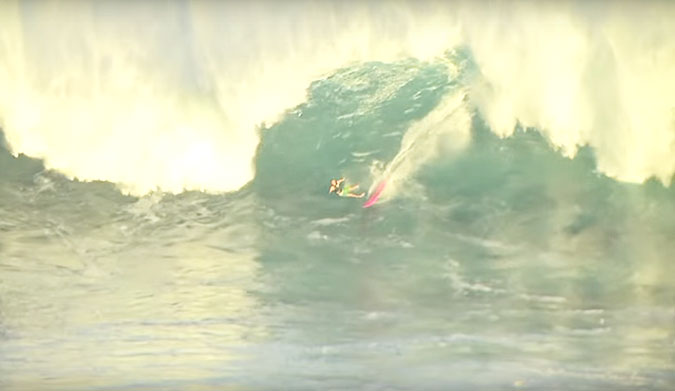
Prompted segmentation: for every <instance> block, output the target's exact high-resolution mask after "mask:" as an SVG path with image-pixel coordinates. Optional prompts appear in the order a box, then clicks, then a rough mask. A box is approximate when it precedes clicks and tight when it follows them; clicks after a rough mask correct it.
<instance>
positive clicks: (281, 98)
mask: <svg viewBox="0 0 675 391" xmlns="http://www.w3.org/2000/svg"><path fill="white" fill-rule="evenodd" d="M57 5H58V6H57ZM484 5H485V4H484V3H483V2H463V3H445V2H439V3H433V2H396V3H394V2H372V3H358V4H356V3H351V2H350V3H347V4H341V3H337V2H315V3H305V2H251V3H246V2H206V1H205V2H199V1H196V2H187V1H169V2H155V1H137V2H114V1H89V2H88V1H81V2H68V3H62V2H48V1H46V2H17V1H3V2H0V85H2V87H3V88H2V89H1V90H0V120H1V121H2V125H3V128H4V129H5V132H6V135H7V139H8V142H9V144H10V146H11V149H12V151H13V152H14V153H25V154H28V155H30V156H35V157H39V158H43V159H44V161H45V165H46V166H47V167H48V168H53V169H56V170H58V171H60V172H63V173H65V174H66V175H68V176H70V177H78V178H80V179H84V180H95V179H100V180H109V181H113V182H116V183H118V184H119V185H120V186H121V187H122V188H123V189H125V190H126V191H128V192H132V193H136V194H142V193H145V192H147V191H151V190H153V189H156V188H159V189H161V190H164V191H172V192H179V191H182V190H184V189H198V190H205V191H213V192H222V191H234V190H237V189H239V188H240V187H241V186H243V185H244V184H246V183H247V182H248V181H249V180H251V179H252V176H253V172H254V170H253V167H252V165H253V157H254V153H255V149H256V146H257V144H258V142H259V139H258V137H257V136H256V132H255V127H256V125H258V124H260V123H261V122H262V121H267V123H272V122H274V121H275V120H276V119H278V118H279V116H280V115H283V113H284V112H285V110H288V109H289V108H292V107H295V106H296V105H297V104H299V103H301V102H302V101H303V99H304V98H305V91H306V88H307V87H308V86H309V85H310V83H311V82H312V81H315V80H317V79H320V78H322V77H325V76H326V75H329V74H331V72H334V71H335V70H336V69H338V68H340V67H344V66H346V65H349V64H355V63H360V62H364V61H372V60H378V61H383V62H391V61H395V60H399V59H401V58H406V57H415V58H424V59H428V58H433V57H434V56H437V55H439V54H441V53H442V52H443V51H444V50H446V49H450V48H453V47H456V46H457V45H458V44H464V45H465V46H466V47H468V48H469V50H470V51H471V52H472V53H473V55H474V57H475V59H476V64H477V66H478V68H479V69H480V72H481V75H482V76H483V77H484V80H483V81H484V83H482V84H480V85H482V86H483V87H484V88H483V90H482V91H479V90H478V89H472V93H471V94H470V98H471V104H472V105H476V106H477V107H478V108H479V109H480V113H481V115H482V116H484V118H485V119H486V122H487V123H488V124H489V125H490V127H491V128H492V130H493V131H494V132H496V133H497V134H499V135H501V136H504V137H506V136H509V135H510V134H512V132H513V129H514V126H515V124H516V123H517V122H519V123H521V124H522V125H523V126H524V127H536V128H538V129H539V130H540V131H541V132H542V133H543V134H544V135H545V136H546V137H547V138H548V139H549V141H550V142H551V144H552V145H554V146H555V147H557V148H559V149H560V150H561V152H562V153H563V154H565V155H566V156H573V155H574V154H575V153H576V150H577V148H578V147H579V146H581V145H589V146H591V147H592V148H593V149H594V151H595V154H596V156H597V165H598V169H599V170H600V171H601V172H603V173H605V174H607V175H609V176H612V177H614V178H617V179H619V180H626V181H636V182H640V181H643V180H645V179H647V178H649V177H651V176H655V177H657V178H659V179H660V180H661V181H662V182H663V183H666V184H667V183H669V181H670V178H671V176H672V174H673V172H674V171H675V130H674V126H675V125H674V123H675V118H674V108H673V107H674V102H675V92H674V91H675V66H674V64H675V50H673V47H674V45H675V43H674V41H673V39H672V37H673V36H675V30H674V29H675V26H674V25H673V23H672V20H673V19H674V18H675V4H674V3H672V2H647V3H629V2H607V3H603V2H593V3H590V4H589V3H587V2H506V3H491V6H490V7H485V6H484ZM45 37H48V39H45Z"/></svg>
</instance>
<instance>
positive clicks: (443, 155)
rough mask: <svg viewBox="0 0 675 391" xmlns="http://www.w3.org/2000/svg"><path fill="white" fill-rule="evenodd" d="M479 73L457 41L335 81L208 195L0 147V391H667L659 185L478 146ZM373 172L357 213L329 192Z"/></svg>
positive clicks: (668, 345)
mask: <svg viewBox="0 0 675 391" xmlns="http://www.w3.org/2000/svg"><path fill="white" fill-rule="evenodd" d="M671 40H672V39H671ZM481 77H482V76H481V69H480V67H479V65H477V63H476V62H475V60H474V58H473V56H472V50H471V48H470V47H466V46H463V47H460V48H458V49H455V50H449V51H447V52H445V53H444V54H443V55H442V56H441V57H440V58H439V59H436V60H431V61H423V60H418V59H413V58H404V59H400V60H392V61H363V62H356V63H352V64H350V65H347V66H341V67H337V69H334V70H333V71H332V72H330V73H329V74H326V75H325V76H324V77H317V78H315V79H314V81H313V82H311V84H309V85H308V86H307V85H305V86H302V88H304V89H305V90H306V99H305V100H304V102H302V103H300V104H298V105H296V106H292V107H290V108H288V109H287V110H286V111H285V112H284V113H283V115H281V116H280V117H279V118H278V119H276V120H274V121H268V122H265V123H263V124H261V125H259V126H258V129H257V132H258V135H259V136H260V143H259V144H258V145H257V147H256V149H255V155H254V158H253V162H252V164H253V170H254V172H253V176H252V178H251V180H250V181H248V182H246V183H245V184H244V185H243V186H241V187H240V188H238V189H236V190H232V191H225V192H223V191H210V190H212V189H205V190H209V191H197V190H192V191H184V192H175V193H172V192H164V191H162V190H161V189H159V190H157V191H154V192H150V193H146V194H143V195H141V194H133V193H132V194H127V193H126V192H124V191H123V190H120V187H119V186H117V185H116V184H115V183H113V182H114V181H104V180H100V181H81V180H78V179H76V178H73V177H72V176H65V175H63V174H62V173H61V171H67V170H66V169H63V170H58V169H52V168H49V169H47V168H45V163H44V162H43V161H42V160H40V159H38V158H35V157H29V156H26V155H23V154H21V153H20V152H21V151H18V150H17V148H16V147H14V144H15V143H14V142H12V137H7V139H8V140H7V141H3V142H2V145H3V146H2V148H1V149H0V388H1V389H3V390H158V389H162V390H164V389H166V390H174V389H175V390H277V389H281V390H317V389H320V390H359V389H364V390H450V389H452V390H664V391H665V390H671V389H673V387H674V385H675V278H674V277H673V276H674V275H675V262H674V258H673V254H675V241H674V240H673V239H674V238H675V187H673V185H671V184H669V183H668V184H664V183H663V182H662V181H659V180H657V179H654V178H651V179H647V180H646V181H644V182H642V183H630V182H629V181H622V180H617V179H614V178H613V177H610V176H609V175H607V174H606V170H602V169H599V167H598V160H597V152H596V149H595V148H593V147H592V146H582V147H581V148H580V149H579V151H578V152H577V153H576V155H574V157H566V156H565V154H564V153H563V151H561V148H560V147H559V146H557V145H556V144H555V143H553V142H552V141H551V140H550V138H547V136H546V135H547V134H548V133H547V132H546V130H542V129H539V128H536V127H531V126H526V125H523V124H521V123H518V124H517V125H516V130H515V132H514V133H513V134H512V135H510V136H508V137H499V136H497V135H496V134H495V132H493V130H492V129H491V128H490V125H488V123H487V120H486V118H485V116H484V115H483V114H482V113H481V110H480V109H479V107H478V106H477V105H476V104H474V102H473V99H474V96H475V94H476V87H475V84H473V83H474V82H475V81H476V80H479V79H480V78H481ZM82 104H84V103H82ZM444 107H445V108H448V107H450V108H451V109H452V110H446V109H444ZM464 112H466V113H468V114H467V116H466V118H467V121H468V122H467V124H468V125H467V132H468V133H467V134H468V136H469V137H468V138H466V140H467V141H466V142H465V143H464V144H463V146H462V148H456V145H458V144H460V141H459V139H460V138H461V137H462V136H461V134H460V133H461V132H460V133H452V132H450V133H447V134H446V133H443V132H441V131H440V130H442V129H446V128H447V127H448V126H450V127H451V125H448V123H450V124H455V123H458V122H461V120H462V118H464V117H462V113H464ZM435 113H441V114H442V115H441V117H443V118H445V119H446V120H445V122H443V123H442V124H440V125H433V124H432V125H431V126H428V127H425V126H421V125H419V124H420V123H422V124H424V120H425V118H430V117H433V116H434V115H436V114H435ZM0 114H4V113H0ZM6 126H7V125H5V127H6ZM414 129H419V130H421V131H420V132H419V133H415V134H414V135H413V136H411V134H412V133H411V132H412V130H414ZM439 129H440V130H439ZM251 131H253V130H251ZM61 132H63V133H61V134H60V137H61V138H68V137H71V136H69V133H68V132H65V131H63V130H61ZM439 132H440V133H439ZM645 132H646V130H645ZM19 133H20V132H19ZM8 134H9V133H8ZM13 134H15V133H13ZM406 135H408V137H409V138H408V139H406ZM617 137H618V136H617ZM139 138H140V136H139ZM16 143H18V141H16ZM82 143H85V141H82ZM72 144H73V145H76V147H75V148H74V149H73V150H74V151H77V150H78V149H79V147H77V145H78V144H77V142H76V141H75V139H73V141H72ZM81 145H84V144H81ZM402 146H403V148H402ZM81 148H84V146H82V147H81ZM130 148H132V147H130ZM10 151H12V153H13V154H12V153H10ZM129 153H130V154H131V152H129ZM118 154H119V155H120V159H121V160H123V159H124V156H125V150H124V149H120V150H118ZM626 154H627V155H630V153H629V152H626ZM149 159H150V158H149ZM392 162H394V163H392ZM400 162H403V163H400ZM406 163H409V165H406ZM51 164H57V163H53V162H52V163H51ZM242 164H244V163H242ZM153 167H154V166H153ZM139 170H140V167H139ZM223 170H225V171H226V170H228V167H227V166H225V167H223ZM382 172H384V173H387V174H386V175H390V177H391V178H396V181H397V183H396V187H394V186H393V185H392V188H391V190H390V193H389V194H388V195H387V194H386V192H387V191H386V190H385V195H384V196H383V200H382V201H381V202H379V203H378V204H376V205H375V206H373V207H371V208H369V209H363V208H361V203H362V202H363V200H357V199H347V198H338V197H335V196H334V195H331V194H329V193H328V187H329V180H330V179H331V178H338V177H342V176H346V177H347V178H348V180H350V181H352V182H358V183H360V184H361V187H362V188H364V189H368V188H369V187H370V186H372V185H373V184H374V183H376V182H377V180H378V178H379V175H380V174H381V173H382ZM83 175H84V174H83ZM195 175H196V174H195ZM75 177H77V175H75Z"/></svg>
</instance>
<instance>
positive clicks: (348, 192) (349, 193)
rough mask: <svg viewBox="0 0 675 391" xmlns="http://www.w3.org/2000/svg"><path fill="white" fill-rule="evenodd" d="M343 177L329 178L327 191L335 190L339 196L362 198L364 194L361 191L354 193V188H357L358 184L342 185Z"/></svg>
mask: <svg viewBox="0 0 675 391" xmlns="http://www.w3.org/2000/svg"><path fill="white" fill-rule="evenodd" d="M344 181H345V178H340V179H331V180H330V190H328V192H329V193H333V192H335V194H337V195H338V196H340V197H352V198H362V197H363V196H365V195H366V193H365V192H363V193H358V194H357V193H355V191H356V189H358V188H359V185H358V184H356V185H344V184H343V183H344Z"/></svg>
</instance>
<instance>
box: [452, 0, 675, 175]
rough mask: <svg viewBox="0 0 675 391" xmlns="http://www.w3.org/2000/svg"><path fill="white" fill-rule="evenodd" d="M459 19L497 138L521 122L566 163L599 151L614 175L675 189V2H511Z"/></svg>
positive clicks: (477, 97)
mask: <svg viewBox="0 0 675 391" xmlns="http://www.w3.org/2000/svg"><path fill="white" fill-rule="evenodd" d="M460 19H461V20H462V21H463V32H464V37H465V43H466V44H467V45H468V46H469V47H470V48H471V51H472V53H473V55H474V56H475V59H476V63H477V65H478V67H479V69H480V72H481V73H482V75H483V77H484V80H483V82H484V84H483V86H484V87H485V88H484V89H483V90H482V91H481V92H480V93H478V92H476V93H475V94H473V96H472V97H473V99H474V102H475V103H476V104H477V105H478V107H479V108H480V112H481V114H482V115H483V116H484V118H485V119H486V121H487V122H488V124H489V126H490V127H491V128H492V130H493V131H494V132H495V133H497V134H498V135H500V136H503V137H506V136H510V135H511V134H512V133H513V131H514V129H515V124H516V123H517V122H520V123H521V125H522V126H525V127H536V128H537V129H539V130H540V131H541V132H543V133H544V134H545V136H546V137H547V138H548V139H549V140H550V142H551V143H552V144H553V145H554V146H555V147H557V148H559V149H560V150H561V152H562V153H563V154H565V155H566V156H569V157H572V156H574V155H575V153H576V151H577V148H578V147H579V146H582V145H589V146H591V147H592V148H593V149H594V151H595V155H596V158H597V165H598V169H599V171H601V172H603V173H604V174H606V175H609V176H611V177H614V178H616V179H619V180H623V181H631V182H641V181H644V180H645V179H647V178H649V177H651V176H655V177H657V178H659V179H660V180H661V181H662V182H663V183H665V184H668V183H670V180H671V176H672V175H673V172H674V171H675V40H674V39H673V37H675V24H673V23H672V20H674V19H675V3H672V2H644V3H640V2H623V1H622V2H590V3H585V2H508V3H497V4H493V7H490V8H480V7H472V6H466V7H462V10H461V16H460ZM477 20H480V21H481V23H474V22H475V21H477Z"/></svg>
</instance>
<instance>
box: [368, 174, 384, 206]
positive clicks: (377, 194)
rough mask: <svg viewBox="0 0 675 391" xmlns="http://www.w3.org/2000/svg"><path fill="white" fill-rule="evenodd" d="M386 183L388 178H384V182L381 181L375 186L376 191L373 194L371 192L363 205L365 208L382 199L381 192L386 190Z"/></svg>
mask: <svg viewBox="0 0 675 391" xmlns="http://www.w3.org/2000/svg"><path fill="white" fill-rule="evenodd" d="M386 185H387V181H386V180H383V181H382V182H380V183H379V184H378V185H377V187H376V188H375V191H374V192H373V194H371V195H370V197H369V198H368V201H366V202H365V203H364V204H363V207H364V208H369V207H371V206H373V205H375V203H376V202H377V200H378V199H380V194H382V191H383V190H384V188H385V186H386Z"/></svg>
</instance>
